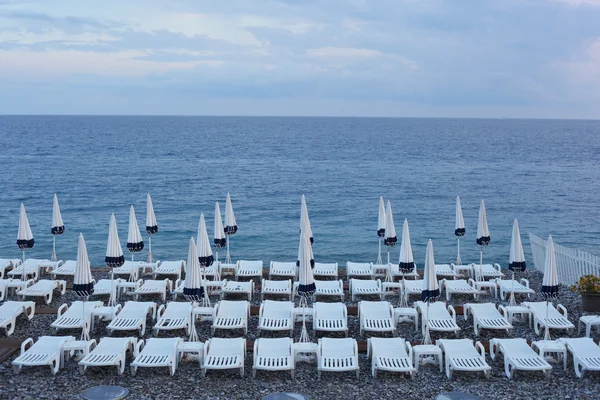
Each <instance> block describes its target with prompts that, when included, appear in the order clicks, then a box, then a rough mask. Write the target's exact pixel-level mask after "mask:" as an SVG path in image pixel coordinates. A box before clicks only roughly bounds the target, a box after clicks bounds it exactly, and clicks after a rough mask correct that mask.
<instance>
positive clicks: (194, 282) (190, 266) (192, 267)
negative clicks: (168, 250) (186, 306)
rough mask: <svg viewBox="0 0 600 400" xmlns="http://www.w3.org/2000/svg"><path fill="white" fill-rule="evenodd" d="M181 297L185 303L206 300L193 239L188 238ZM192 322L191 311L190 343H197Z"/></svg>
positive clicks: (196, 335) (193, 319)
mask: <svg viewBox="0 0 600 400" xmlns="http://www.w3.org/2000/svg"><path fill="white" fill-rule="evenodd" d="M183 297H185V299H186V300H187V301H191V302H203V301H204V300H205V298H208V296H207V294H206V290H205V289H204V282H203V280H202V273H201V272H200V264H199V262H198V251H197V247H196V243H195V242H194V238H193V237H191V238H190V243H189V249H188V259H187V264H186V266H185V279H184V281H183ZM194 321H195V318H194V312H193V311H192V329H191V332H190V341H192V342H197V341H198V334H197V333H196V326H195V324H194Z"/></svg>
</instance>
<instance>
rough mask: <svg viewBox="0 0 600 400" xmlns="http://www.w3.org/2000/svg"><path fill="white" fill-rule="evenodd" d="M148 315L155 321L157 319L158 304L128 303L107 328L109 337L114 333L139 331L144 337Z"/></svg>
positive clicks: (146, 302) (144, 302)
mask: <svg viewBox="0 0 600 400" xmlns="http://www.w3.org/2000/svg"><path fill="white" fill-rule="evenodd" d="M148 315H151V316H152V319H153V320H155V319H156V303H154V302H152V301H128V302H126V303H125V306H124V307H123V309H122V310H121V311H120V312H119V313H118V314H117V315H116V316H115V317H114V318H113V320H112V321H110V323H109V324H108V326H107V327H106V330H107V332H108V335H109V336H110V335H111V334H112V332H113V331H135V330H137V331H139V335H140V336H144V333H145V332H146V318H147V317H148Z"/></svg>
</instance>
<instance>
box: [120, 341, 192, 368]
mask: <svg viewBox="0 0 600 400" xmlns="http://www.w3.org/2000/svg"><path fill="white" fill-rule="evenodd" d="M180 342H183V339H181V338H150V339H148V341H147V342H145V345H144V339H141V340H140V341H139V342H138V343H137V344H136V345H135V353H136V356H135V359H134V360H133V361H132V362H131V376H135V374H136V373H137V369H138V368H156V367H167V368H169V372H170V373H171V376H173V375H175V370H176V369H177V346H178V345H179V343H180Z"/></svg>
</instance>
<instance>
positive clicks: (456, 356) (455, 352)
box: [435, 339, 492, 379]
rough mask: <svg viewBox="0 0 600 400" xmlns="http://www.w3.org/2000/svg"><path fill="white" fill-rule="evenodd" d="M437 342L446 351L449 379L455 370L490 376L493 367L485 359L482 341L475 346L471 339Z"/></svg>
mask: <svg viewBox="0 0 600 400" xmlns="http://www.w3.org/2000/svg"><path fill="white" fill-rule="evenodd" d="M435 344H436V345H437V346H439V348H440V349H442V351H443V352H444V353H445V357H444V358H445V360H446V376H447V377H448V379H452V373H453V372H454V371H465V372H483V375H484V376H485V377H486V378H488V377H489V376H490V372H491V370H492V367H490V366H489V365H488V363H487V362H486V361H485V349H484V348H483V345H482V344H481V343H480V342H477V343H475V346H473V341H472V340H471V339H439V340H437V341H436V343H435ZM477 350H479V353H478V352H477Z"/></svg>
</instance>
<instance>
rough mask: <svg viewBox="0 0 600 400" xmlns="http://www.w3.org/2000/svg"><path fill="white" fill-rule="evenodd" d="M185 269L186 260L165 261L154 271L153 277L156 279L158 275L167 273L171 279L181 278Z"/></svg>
mask: <svg viewBox="0 0 600 400" xmlns="http://www.w3.org/2000/svg"><path fill="white" fill-rule="evenodd" d="M183 271H185V261H183V260H179V261H163V262H161V263H160V264H159V265H158V268H156V269H155V270H154V271H152V277H153V278H154V279H156V277H157V276H158V275H167V276H169V277H171V280H173V281H176V280H177V279H181V274H182V273H183Z"/></svg>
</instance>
